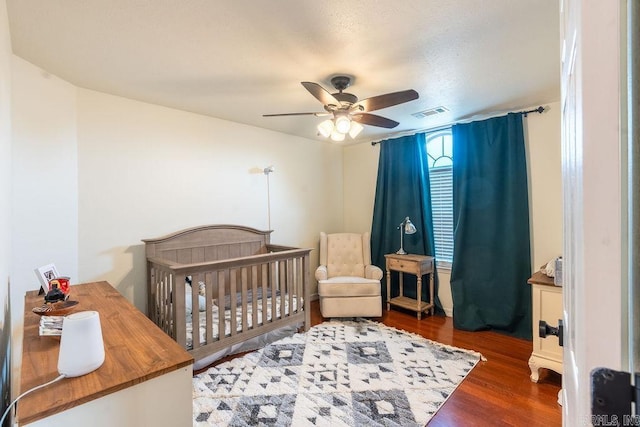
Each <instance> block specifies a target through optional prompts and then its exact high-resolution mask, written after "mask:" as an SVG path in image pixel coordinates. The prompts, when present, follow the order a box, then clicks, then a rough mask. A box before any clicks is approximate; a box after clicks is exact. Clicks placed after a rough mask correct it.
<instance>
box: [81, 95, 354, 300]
mask: <svg viewBox="0 0 640 427" xmlns="http://www.w3.org/2000/svg"><path fill="white" fill-rule="evenodd" d="M78 141H79V142H78V143H79V150H78V153H79V187H78V195H79V222H78V230H79V260H78V265H79V280H80V281H82V282H86V281H93V280H108V281H109V282H111V283H112V284H113V285H114V286H115V287H116V288H118V290H119V291H120V292H121V293H122V294H123V295H125V296H126V297H127V298H128V299H130V300H131V301H133V302H134V304H135V305H136V306H138V307H139V308H143V309H144V308H145V304H146V299H145V298H146V290H145V288H144V283H145V275H146V263H145V256H144V246H143V244H142V242H141V239H144V238H153V237H159V236H162V235H165V234H167V233H170V232H173V231H177V230H180V229H182V228H186V227H192V226H197V225H203V224H241V225H247V226H251V227H255V228H259V229H267V228H268V215H267V178H266V176H265V175H264V173H263V169H264V168H265V167H266V166H269V165H274V166H275V172H273V173H272V174H271V175H270V177H269V179H270V194H271V197H270V198H271V228H272V229H273V230H275V231H274V233H273V234H272V238H271V241H272V242H273V243H279V244H286V245H293V246H299V247H313V248H316V247H317V244H318V235H319V232H320V231H321V230H325V229H341V228H342V226H343V220H342V210H343V209H342V149H341V147H339V146H337V145H334V144H325V143H318V142H315V141H311V140H308V139H304V138H298V137H293V136H290V135H284V134H280V133H276V132H270V131H266V130H263V129H259V128H255V127H251V126H246V125H241V124H237V123H232V122H228V121H223V120H218V119H214V118H211V117H206V116H201V115H197V114H193V113H187V112H183V111H178V110H173V109H169V108H164V107H159V106H155V105H150V104H145V103H142V102H137V101H132V100H128V99H124V98H120V97H116V96H111V95H106V94H103V93H98V92H94V91H89V90H84V89H79V90H78ZM317 256H318V255H317V251H314V252H312V266H315V265H316V264H317Z"/></svg>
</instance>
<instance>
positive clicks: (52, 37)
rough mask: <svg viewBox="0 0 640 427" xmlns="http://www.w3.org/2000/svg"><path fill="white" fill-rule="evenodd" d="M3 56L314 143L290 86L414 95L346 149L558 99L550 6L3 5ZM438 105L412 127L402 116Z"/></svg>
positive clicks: (317, 107) (200, 1)
mask: <svg viewBox="0 0 640 427" xmlns="http://www.w3.org/2000/svg"><path fill="white" fill-rule="evenodd" d="M7 8H8V13H9V23H10V31H11V38H12V46H13V52H14V53H15V54H16V55H18V56H20V57H22V58H24V59H26V60H27V61H29V62H31V63H33V64H35V65H37V66H38V67H41V68H43V69H44V70H46V71H48V72H50V73H52V74H55V75H57V76H59V77H61V78H63V79H65V80H67V81H69V82H71V83H73V84H74V85H77V86H79V87H83V88H88V89H93V90H97V91H101V92H106V93H110V94H115V95H119V96H123V97H126V98H131V99H136V100H140V101H145V102H150V103H153V104H158V105H164V106H168V107H173V108H178V109H181V110H186V111H192V112H196V113H200V114H205V115H209V116H213V117H218V118H221V119H225V120H231V121H234V122H239V123H245V124H249V125H253V126H258V127H261V128H265V129H272V130H274V131H279V132H284V133H288V134H292V135H299V136H302V137H306V138H311V139H323V138H321V137H318V136H317V135H316V127H315V125H316V124H317V123H319V122H320V121H321V120H322V119H321V118H317V117H314V116H296V117H272V118H264V117H262V114H266V113H288V112H308V111H322V105H321V103H320V102H319V101H318V100H316V99H315V98H314V97H313V96H312V95H311V94H310V93H309V92H307V90H306V89H305V88H304V87H302V85H301V84H300V82H302V81H312V82H317V83H319V84H321V85H322V86H323V87H325V88H326V89H328V90H330V91H331V92H334V90H332V88H331V86H330V83H329V80H330V78H331V77H332V76H334V75H336V74H342V73H345V74H348V75H352V76H354V77H355V80H354V82H353V85H352V86H351V87H350V88H349V89H348V90H347V92H350V93H353V94H355V95H357V96H358V97H359V98H360V99H364V98H369V97H371V96H375V95H380V94H383V93H388V92H396V91H399V90H405V89H415V90H416V91H418V93H419V94H420V98H419V99H417V100H415V101H411V102H408V103H406V104H403V105H399V106H394V107H390V108H386V109H383V110H379V111H376V112H375V114H378V115H381V116H384V117H388V118H390V119H393V120H396V121H398V122H400V125H399V126H398V127H397V128H395V129H391V130H388V129H383V128H376V127H372V126H365V131H364V132H363V133H362V134H361V135H360V137H359V138H358V141H370V140H377V139H382V138H384V137H386V136H389V135H393V134H398V133H400V132H405V131H410V130H415V129H427V128H432V127H435V126H440V125H443V124H449V123H452V122H455V121H459V120H464V119H468V118H469V117H472V116H475V115H483V114H490V113H493V112H502V111H508V110H521V109H523V108H526V107H530V106H537V105H538V104H540V105H544V104H545V103H549V102H553V101H558V100H559V98H560V81H559V67H560V65H559V56H560V54H559V17H558V15H559V10H558V9H559V6H558V1H557V0H517V1H516V0H455V1H443V0H401V1H399V0H349V1H337V0H324V1H305V0H229V1H223V0H75V1H74V0H7ZM437 106H445V107H447V108H448V109H449V110H450V111H449V112H447V113H444V114H441V115H436V116H431V117H428V118H422V119H417V118H414V117H413V116H411V114H412V113H416V112H420V111H423V110H426V109H429V108H432V107H437Z"/></svg>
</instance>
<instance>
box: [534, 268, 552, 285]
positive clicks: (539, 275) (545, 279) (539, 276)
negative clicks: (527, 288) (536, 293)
mask: <svg viewBox="0 0 640 427" xmlns="http://www.w3.org/2000/svg"><path fill="white" fill-rule="evenodd" d="M527 283H528V284H530V285H548V286H555V284H554V283H553V277H549V276H547V275H546V274H544V273H543V272H542V271H541V270H538V271H536V272H535V273H533V276H531V278H530V279H529V280H527Z"/></svg>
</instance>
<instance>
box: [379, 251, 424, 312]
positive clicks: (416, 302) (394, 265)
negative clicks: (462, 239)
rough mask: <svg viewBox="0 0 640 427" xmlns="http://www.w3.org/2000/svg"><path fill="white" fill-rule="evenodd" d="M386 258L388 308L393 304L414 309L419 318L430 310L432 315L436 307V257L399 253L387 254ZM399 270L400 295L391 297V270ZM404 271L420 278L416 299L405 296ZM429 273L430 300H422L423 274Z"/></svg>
mask: <svg viewBox="0 0 640 427" xmlns="http://www.w3.org/2000/svg"><path fill="white" fill-rule="evenodd" d="M384 257H385V258H386V266H387V310H390V309H391V306H392V305H396V306H398V307H402V308H406V309H408V310H413V311H415V312H416V313H417V315H418V320H420V319H422V313H423V312H425V311H427V310H430V311H431V315H432V316H433V312H434V309H435V305H434V303H433V302H434V299H433V263H434V262H435V259H434V258H433V257H432V256H427V255H409V254H408V255H399V254H387V255H385V256H384ZM392 270H393V271H398V272H399V273H400V275H399V276H400V281H399V285H400V286H399V288H400V295H398V296H397V297H394V298H391V271H392ZM402 273H409V274H413V275H414V276H416V278H417V279H418V282H417V284H416V285H417V286H416V296H417V298H416V299H413V298H409V297H406V296H404V286H403V280H402V279H403V277H402ZM425 274H428V275H429V302H424V301H422V276H424V275H425Z"/></svg>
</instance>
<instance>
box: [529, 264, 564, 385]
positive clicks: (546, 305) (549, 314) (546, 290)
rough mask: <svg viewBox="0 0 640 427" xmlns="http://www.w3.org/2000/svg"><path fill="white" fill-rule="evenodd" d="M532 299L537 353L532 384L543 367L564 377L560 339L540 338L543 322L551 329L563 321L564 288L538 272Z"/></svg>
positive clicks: (533, 356) (532, 364) (532, 282)
mask: <svg viewBox="0 0 640 427" xmlns="http://www.w3.org/2000/svg"><path fill="white" fill-rule="evenodd" d="M529 284H530V285H531V299H532V312H531V318H532V321H533V322H532V323H533V325H532V326H533V352H532V353H531V357H530V358H529V368H531V381H533V382H538V376H539V370H540V368H546V369H551V370H553V371H556V372H557V373H559V374H562V347H561V346H560V344H559V341H558V337H557V336H552V335H547V336H546V337H545V338H541V337H540V336H539V332H538V331H539V326H538V325H539V322H540V320H544V321H546V322H547V323H548V324H549V325H551V326H554V327H555V326H557V325H558V320H559V319H562V287H560V286H554V284H553V278H551V277H548V276H546V275H545V274H544V273H542V272H540V271H538V272H536V273H535V274H534V275H533V276H532V277H531V279H529Z"/></svg>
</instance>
